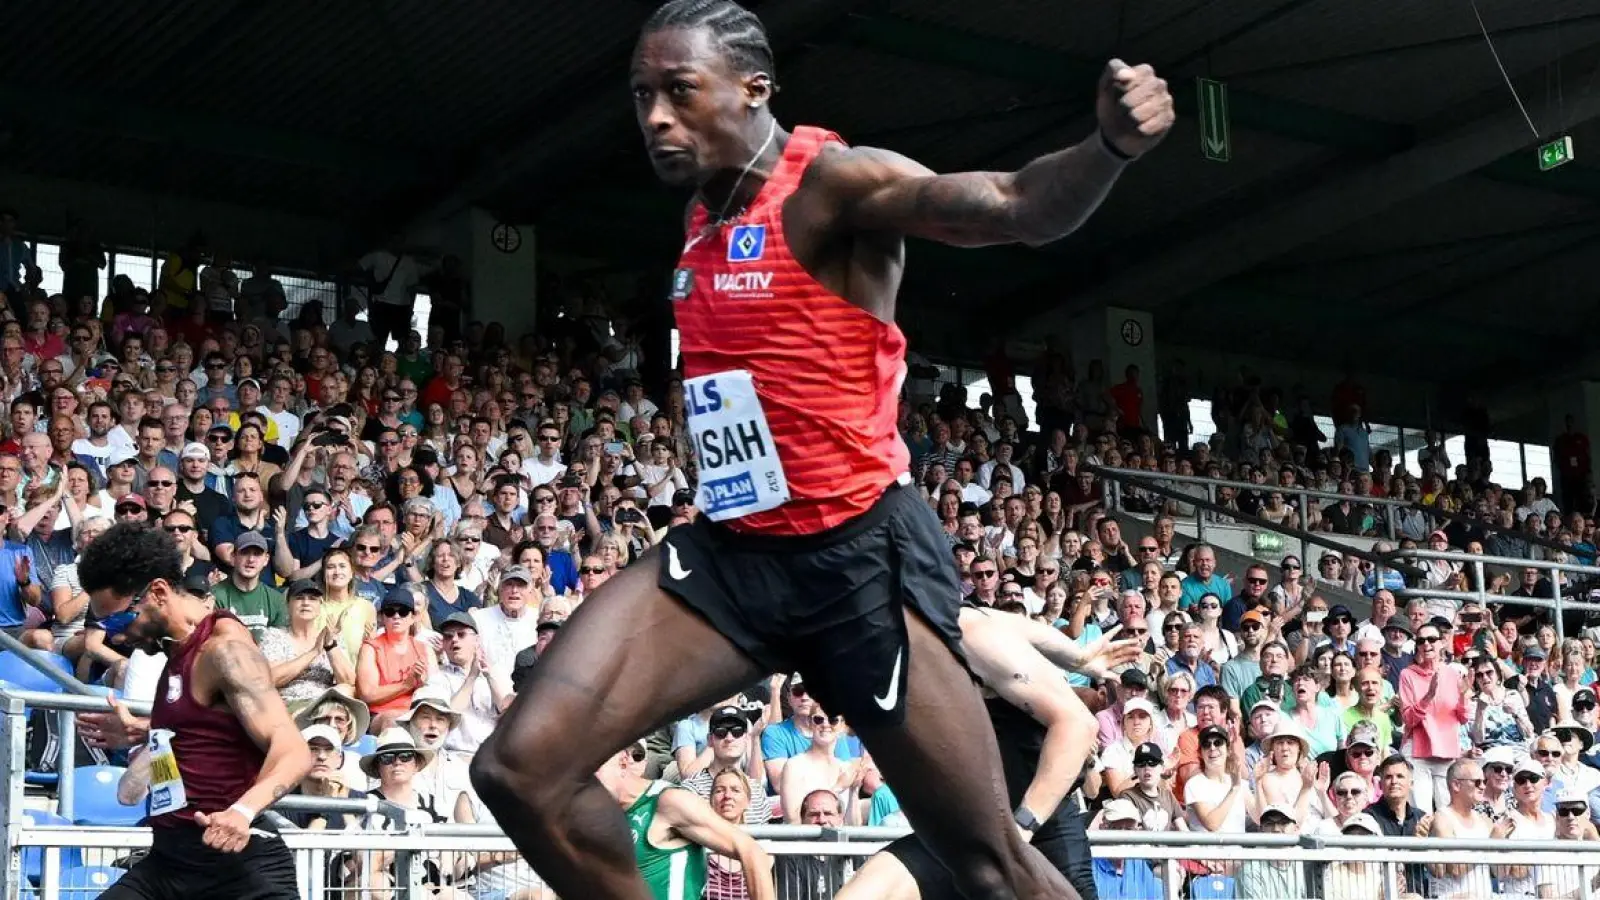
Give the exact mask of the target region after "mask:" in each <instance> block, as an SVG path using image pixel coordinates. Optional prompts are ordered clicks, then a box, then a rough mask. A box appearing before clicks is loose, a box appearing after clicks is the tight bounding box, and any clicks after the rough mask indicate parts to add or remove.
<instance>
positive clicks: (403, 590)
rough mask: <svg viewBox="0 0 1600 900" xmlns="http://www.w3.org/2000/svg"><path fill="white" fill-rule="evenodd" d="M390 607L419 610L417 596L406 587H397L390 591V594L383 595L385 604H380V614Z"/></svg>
mask: <svg viewBox="0 0 1600 900" xmlns="http://www.w3.org/2000/svg"><path fill="white" fill-rule="evenodd" d="M390 607H398V608H400V609H408V610H415V609H416V608H417V598H416V595H414V594H412V593H411V589H410V588H408V587H406V586H405V585H403V584H401V585H396V586H394V587H392V588H390V589H389V593H387V594H384V595H383V602H382V603H380V604H378V610H379V611H380V612H381V611H383V610H385V609H388V608H390Z"/></svg>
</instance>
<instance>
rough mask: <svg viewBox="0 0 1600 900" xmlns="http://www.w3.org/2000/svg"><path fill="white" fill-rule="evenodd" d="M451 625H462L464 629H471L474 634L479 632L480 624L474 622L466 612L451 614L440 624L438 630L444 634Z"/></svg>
mask: <svg viewBox="0 0 1600 900" xmlns="http://www.w3.org/2000/svg"><path fill="white" fill-rule="evenodd" d="M451 625H460V626H461V627H462V628H470V629H472V630H473V631H474V632H476V631H477V630H478V623H477V622H475V621H473V619H472V616H470V615H468V614H466V613H464V612H458V613H451V614H450V615H448V616H446V617H445V619H444V621H443V622H440V623H439V624H438V626H437V629H438V630H439V631H440V632H443V631H444V630H445V629H446V628H449V627H450V626H451Z"/></svg>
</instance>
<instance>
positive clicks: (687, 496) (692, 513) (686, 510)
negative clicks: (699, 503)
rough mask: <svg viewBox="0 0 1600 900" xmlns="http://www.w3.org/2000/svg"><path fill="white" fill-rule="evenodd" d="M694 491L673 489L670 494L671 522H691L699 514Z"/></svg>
mask: <svg viewBox="0 0 1600 900" xmlns="http://www.w3.org/2000/svg"><path fill="white" fill-rule="evenodd" d="M694 504H695V492H694V491H692V490H681V491H675V492H674V493H673V495H672V518H671V520H670V522H671V524H673V525H677V524H687V523H690V522H693V521H694V520H695V517H696V516H698V515H699V514H700V510H699V508H698V507H696V506H695V505H694Z"/></svg>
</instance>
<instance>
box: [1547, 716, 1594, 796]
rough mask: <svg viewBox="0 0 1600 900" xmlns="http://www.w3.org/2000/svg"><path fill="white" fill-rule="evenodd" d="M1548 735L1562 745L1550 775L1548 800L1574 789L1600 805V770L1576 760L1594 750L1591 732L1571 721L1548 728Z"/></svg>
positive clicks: (1557, 723) (1591, 730) (1560, 722)
mask: <svg viewBox="0 0 1600 900" xmlns="http://www.w3.org/2000/svg"><path fill="white" fill-rule="evenodd" d="M1549 734H1550V735H1551V736H1553V737H1554V738H1555V739H1556V740H1557V741H1559V742H1560V745H1561V761H1560V762H1559V763H1558V764H1557V766H1556V768H1555V769H1554V770H1553V771H1551V772H1550V782H1551V787H1553V788H1554V791H1552V792H1551V794H1550V797H1549V798H1547V800H1548V799H1550V798H1553V797H1554V796H1555V794H1558V793H1560V792H1561V791H1563V790H1575V791H1578V792H1580V793H1582V794H1583V795H1584V796H1586V797H1595V800H1596V805H1597V806H1600V797H1596V796H1595V794H1596V792H1597V791H1600V770H1596V769H1591V768H1589V767H1588V766H1586V765H1584V764H1583V763H1582V762H1580V761H1579V758H1580V757H1581V756H1583V755H1584V754H1585V753H1588V752H1589V750H1590V749H1591V748H1593V747H1594V730H1593V729H1591V728H1587V727H1585V726H1583V725H1581V724H1579V723H1577V722H1575V721H1573V720H1572V719H1562V720H1561V721H1558V722H1556V723H1555V724H1554V725H1552V726H1550V731H1549Z"/></svg>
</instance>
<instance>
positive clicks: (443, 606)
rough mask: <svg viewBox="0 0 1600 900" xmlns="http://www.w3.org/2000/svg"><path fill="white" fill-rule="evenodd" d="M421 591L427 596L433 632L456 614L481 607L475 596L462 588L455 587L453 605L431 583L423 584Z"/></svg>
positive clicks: (429, 619)
mask: <svg viewBox="0 0 1600 900" xmlns="http://www.w3.org/2000/svg"><path fill="white" fill-rule="evenodd" d="M423 590H424V591H425V592H427V594H428V621H429V622H430V623H432V624H433V630H434V631H438V630H439V626H440V624H442V623H443V622H444V620H445V619H448V618H450V617H451V616H453V615H455V614H456V613H464V612H467V611H468V610H473V609H477V608H478V607H480V606H482V605H483V602H482V601H480V600H479V599H478V595H477V594H474V593H473V592H471V591H469V590H467V589H466V588H464V587H460V586H457V587H456V602H454V603H451V602H450V601H448V600H446V599H445V598H444V595H443V594H441V593H439V589H438V588H436V587H434V586H433V582H431V581H429V582H425V586H424V587H423Z"/></svg>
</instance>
